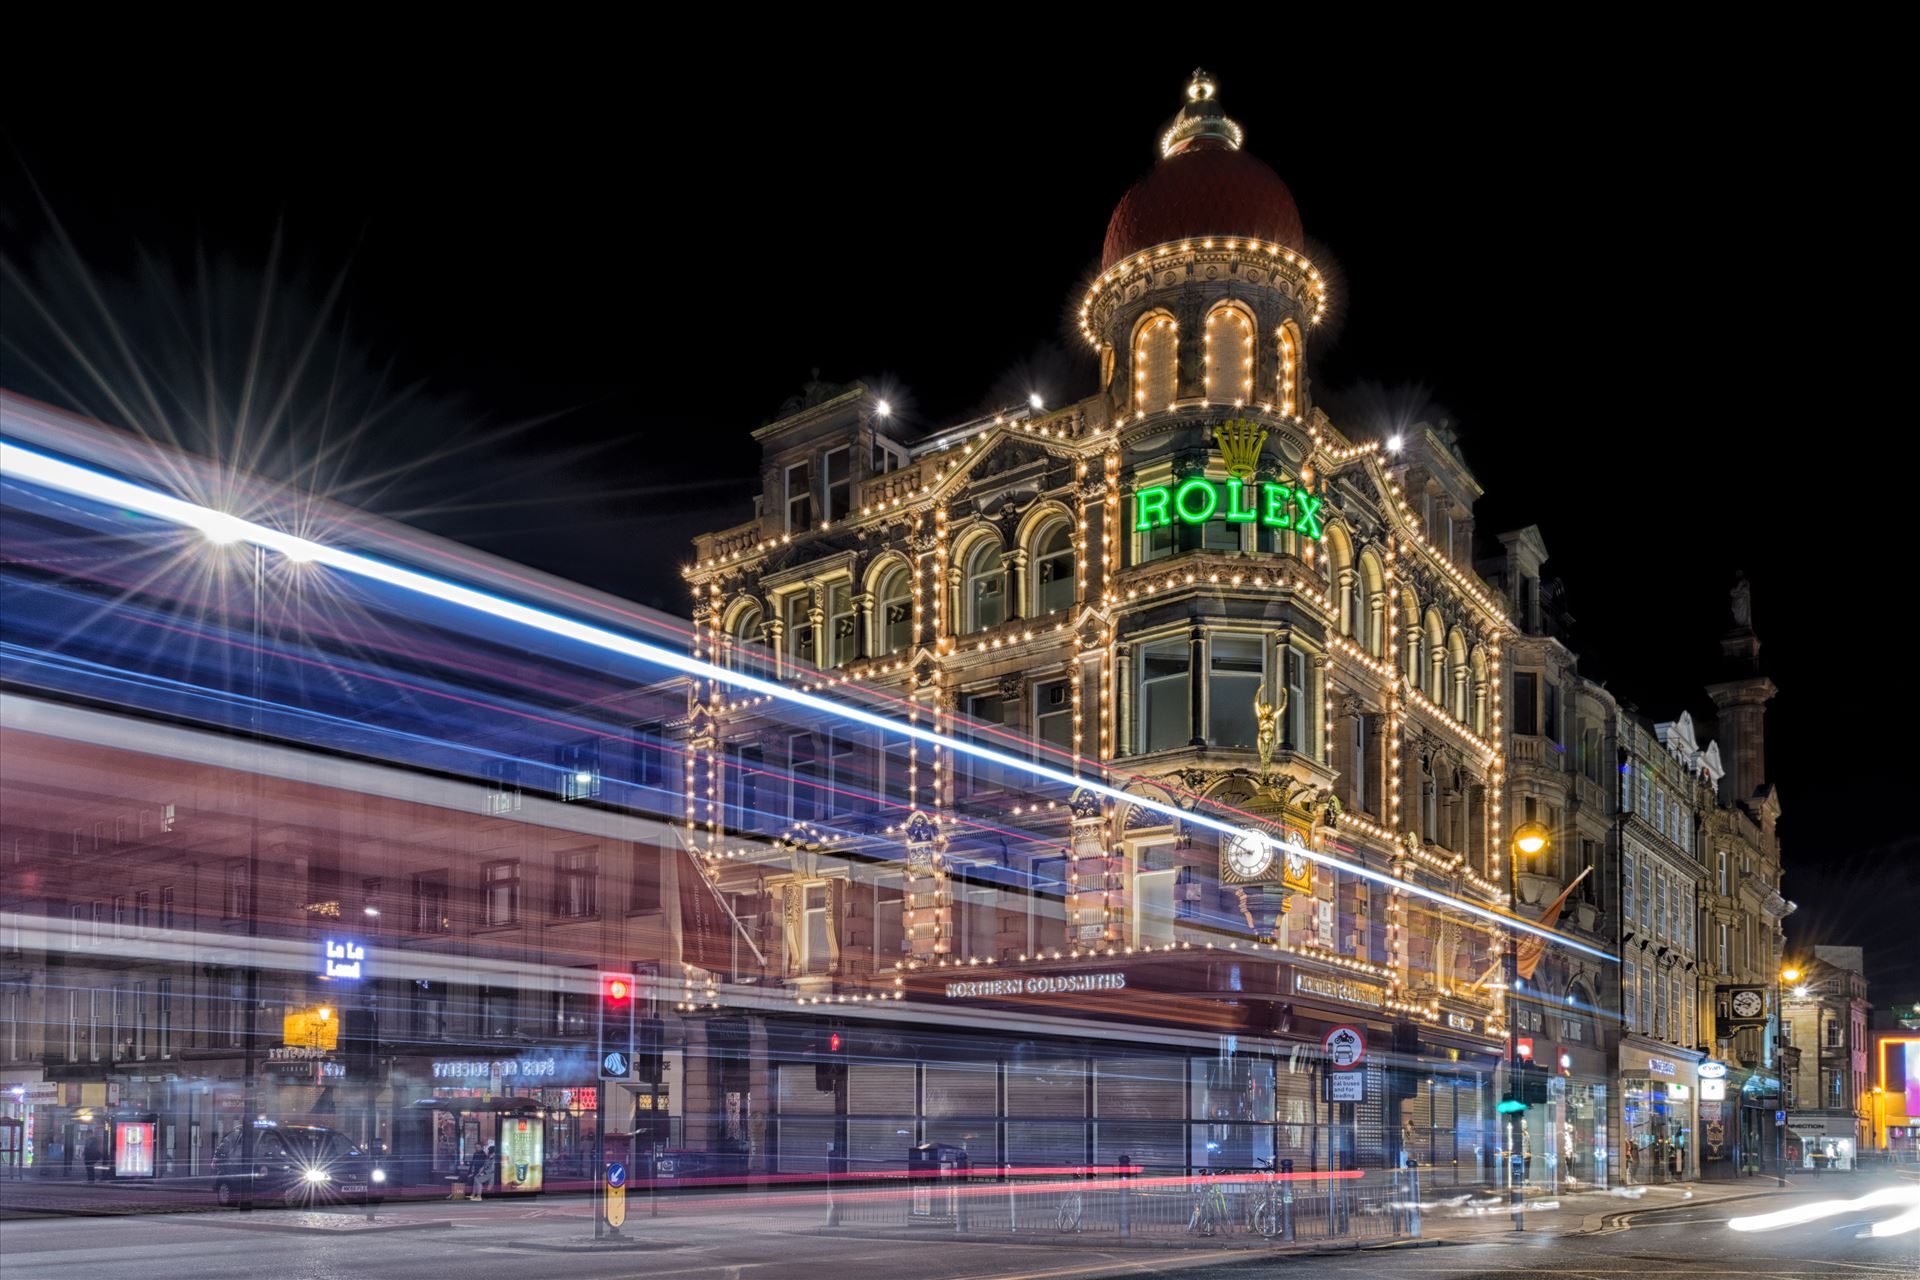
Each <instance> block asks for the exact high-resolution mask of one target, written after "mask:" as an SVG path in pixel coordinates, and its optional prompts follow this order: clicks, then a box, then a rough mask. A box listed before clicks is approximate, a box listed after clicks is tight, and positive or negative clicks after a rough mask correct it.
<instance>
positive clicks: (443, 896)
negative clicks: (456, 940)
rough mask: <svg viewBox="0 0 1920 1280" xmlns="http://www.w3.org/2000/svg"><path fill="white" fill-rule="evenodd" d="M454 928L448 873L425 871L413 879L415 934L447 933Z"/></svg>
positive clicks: (443, 871)
mask: <svg viewBox="0 0 1920 1280" xmlns="http://www.w3.org/2000/svg"><path fill="white" fill-rule="evenodd" d="M452 927H453V920H452V916H451V913H450V911H449V909H448V902H447V873H446V871H445V870H440V871H423V872H421V873H420V874H419V875H416V876H414V878H413V928H414V932H415V933H445V932H446V931H447V930H448V929H450V928H452Z"/></svg>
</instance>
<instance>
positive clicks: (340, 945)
mask: <svg viewBox="0 0 1920 1280" xmlns="http://www.w3.org/2000/svg"><path fill="white" fill-rule="evenodd" d="M324 945H325V947H326V953H325V960H326V968H324V969H323V970H321V974H320V976H321V977H323V978H333V979H335V980H336V981H340V982H358V981H359V980H360V979H361V978H363V977H365V976H366V973H365V965H366V960H367V949H366V948H365V947H363V946H361V945H360V944H359V943H357V942H346V941H338V942H336V941H335V940H334V939H332V938H328V939H327V940H326V942H325V944H324Z"/></svg>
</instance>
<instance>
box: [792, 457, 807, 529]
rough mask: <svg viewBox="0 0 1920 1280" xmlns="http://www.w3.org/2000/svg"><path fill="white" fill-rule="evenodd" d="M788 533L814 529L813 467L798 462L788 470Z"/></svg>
mask: <svg viewBox="0 0 1920 1280" xmlns="http://www.w3.org/2000/svg"><path fill="white" fill-rule="evenodd" d="M786 502H787V532H788V533H805V532H806V531H807V530H808V529H811V528H813V465H812V464H811V463H807V462H796V463H794V464H793V465H792V466H790V467H788V468H787V493H786Z"/></svg>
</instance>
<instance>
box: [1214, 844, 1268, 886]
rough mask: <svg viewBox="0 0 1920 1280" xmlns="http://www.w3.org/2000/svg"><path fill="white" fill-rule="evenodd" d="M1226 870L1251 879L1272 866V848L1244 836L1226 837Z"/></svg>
mask: <svg viewBox="0 0 1920 1280" xmlns="http://www.w3.org/2000/svg"><path fill="white" fill-rule="evenodd" d="M1226 857H1227V869H1228V870H1230V871H1232V872H1233V873H1234V874H1235V875H1237V876H1244V877H1247V878H1249V879H1251V878H1252V877H1254V876H1257V875H1261V874H1263V873H1264V872H1265V871H1266V870H1267V868H1269V867H1271V866H1272V865H1273V846H1272V845H1270V844H1268V843H1267V842H1266V841H1264V840H1254V839H1250V838H1248V837H1246V836H1228V837H1227V848H1226Z"/></svg>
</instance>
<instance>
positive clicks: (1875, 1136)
mask: <svg viewBox="0 0 1920 1280" xmlns="http://www.w3.org/2000/svg"><path fill="white" fill-rule="evenodd" d="M1886 1092H1887V1091H1886V1088H1885V1087H1884V1086H1882V1085H1875V1086H1873V1091H1872V1093H1871V1094H1870V1096H1871V1097H1872V1098H1873V1120H1872V1122H1871V1123H1870V1124H1869V1125H1868V1127H1867V1147H1868V1149H1869V1150H1872V1151H1881V1150H1884V1149H1885V1147H1886V1145H1887V1144H1886V1143H1885V1141H1883V1140H1882V1139H1881V1137H1880V1099H1881V1098H1883V1097H1885V1096H1886Z"/></svg>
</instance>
